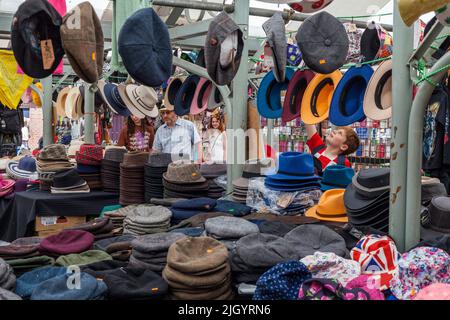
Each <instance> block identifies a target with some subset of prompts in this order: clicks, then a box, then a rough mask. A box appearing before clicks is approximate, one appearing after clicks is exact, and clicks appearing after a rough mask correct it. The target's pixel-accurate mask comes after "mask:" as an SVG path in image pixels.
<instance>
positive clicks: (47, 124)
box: [42, 76, 53, 146]
mask: <svg viewBox="0 0 450 320" xmlns="http://www.w3.org/2000/svg"><path fill="white" fill-rule="evenodd" d="M42 87H43V89H44V101H43V104H42V116H43V121H44V131H43V140H44V141H43V142H44V146H48V145H50V144H52V143H53V128H52V120H53V100H52V91H53V88H52V76H48V77H47V78H45V79H42Z"/></svg>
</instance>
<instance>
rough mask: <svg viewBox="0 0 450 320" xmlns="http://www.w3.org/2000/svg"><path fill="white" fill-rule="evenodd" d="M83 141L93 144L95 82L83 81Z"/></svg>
mask: <svg viewBox="0 0 450 320" xmlns="http://www.w3.org/2000/svg"><path fill="white" fill-rule="evenodd" d="M84 88H85V90H84V143H88V144H94V143H95V138H94V127H95V124H94V119H95V117H94V116H95V114H94V103H95V102H94V99H95V91H97V90H98V88H97V85H96V84H89V83H84Z"/></svg>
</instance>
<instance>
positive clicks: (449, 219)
mask: <svg viewBox="0 0 450 320" xmlns="http://www.w3.org/2000/svg"><path fill="white" fill-rule="evenodd" d="M426 217H427V221H426V223H424V222H423V221H422V229H421V236H422V238H423V239H432V238H437V237H439V236H442V235H445V234H450V197H447V196H437V197H434V198H433V199H432V200H431V203H430V205H429V206H428V208H427V214H426Z"/></svg>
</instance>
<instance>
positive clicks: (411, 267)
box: [398, 247, 450, 286]
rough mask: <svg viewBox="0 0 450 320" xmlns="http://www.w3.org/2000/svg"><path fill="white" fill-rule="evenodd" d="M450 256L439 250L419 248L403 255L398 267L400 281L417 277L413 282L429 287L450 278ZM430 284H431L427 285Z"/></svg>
mask: <svg viewBox="0 0 450 320" xmlns="http://www.w3.org/2000/svg"><path fill="white" fill-rule="evenodd" d="M449 265H450V256H449V255H448V253H447V252H445V251H444V250H442V249H439V248H432V247H419V248H415V249H412V250H411V251H409V252H406V253H404V254H402V256H401V258H400V260H399V262H398V266H399V273H398V277H399V278H400V279H404V278H410V277H411V276H410V275H411V274H414V275H417V277H415V278H414V280H413V279H410V281H411V280H413V281H414V282H415V283H416V284H417V285H425V286H426V285H428V284H431V281H433V282H440V281H441V280H444V279H445V280H448V278H449V277H450V269H449V268H448V266H449ZM426 282H429V283H426Z"/></svg>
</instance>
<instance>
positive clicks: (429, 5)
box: [398, 0, 448, 27]
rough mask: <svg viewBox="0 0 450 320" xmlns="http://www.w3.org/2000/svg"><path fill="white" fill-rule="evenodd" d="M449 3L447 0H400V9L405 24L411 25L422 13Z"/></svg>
mask: <svg viewBox="0 0 450 320" xmlns="http://www.w3.org/2000/svg"><path fill="white" fill-rule="evenodd" d="M447 3H448V1H447V0H427V1H423V0H398V10H399V12H400V16H401V17H402V19H403V21H404V22H405V24H406V25H407V26H408V27H410V26H411V25H412V24H413V23H414V22H415V21H416V20H418V19H419V18H420V16H421V15H423V14H425V13H427V12H431V11H436V10H438V9H440V8H442V7H443V6H445V5H446V4H447Z"/></svg>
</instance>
